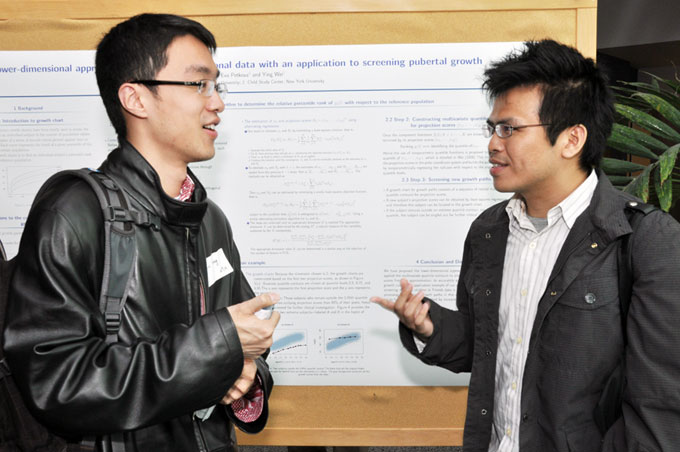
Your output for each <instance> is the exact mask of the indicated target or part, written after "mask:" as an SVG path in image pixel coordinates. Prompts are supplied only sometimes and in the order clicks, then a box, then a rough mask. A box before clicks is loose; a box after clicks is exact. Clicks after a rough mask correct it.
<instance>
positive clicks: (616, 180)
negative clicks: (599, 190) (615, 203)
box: [605, 173, 633, 187]
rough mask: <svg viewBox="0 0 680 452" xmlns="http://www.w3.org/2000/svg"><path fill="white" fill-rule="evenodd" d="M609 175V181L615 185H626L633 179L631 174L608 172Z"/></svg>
mask: <svg viewBox="0 0 680 452" xmlns="http://www.w3.org/2000/svg"><path fill="white" fill-rule="evenodd" d="M605 174H606V173H605ZM607 177H608V178H609V182H611V183H612V185H613V186H615V187H624V186H626V185H628V184H629V183H630V181H632V180H633V178H632V177H631V176H618V175H616V174H607Z"/></svg>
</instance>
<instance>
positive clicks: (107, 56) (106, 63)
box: [95, 14, 217, 143]
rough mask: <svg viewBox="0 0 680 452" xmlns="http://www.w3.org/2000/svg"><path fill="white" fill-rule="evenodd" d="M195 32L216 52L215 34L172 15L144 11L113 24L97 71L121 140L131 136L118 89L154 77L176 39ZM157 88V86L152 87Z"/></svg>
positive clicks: (97, 59)
mask: <svg viewBox="0 0 680 452" xmlns="http://www.w3.org/2000/svg"><path fill="white" fill-rule="evenodd" d="M186 35H191V36H194V37H196V38H197V39H198V40H199V41H201V42H202V43H203V44H205V45H206V47H208V49H209V50H210V52H212V53H214V51H215V48H216V47H217V44H216V42H215V37H214V36H213V35H212V33H210V31H208V30H207V29H206V28H205V27H204V26H203V25H201V24H200V23H198V22H196V21H194V20H191V19H187V18H185V17H181V16H175V15H171V14H140V15H138V16H134V17H132V18H130V19H128V20H126V21H124V22H121V23H119V24H118V25H116V26H115V27H113V28H112V29H111V30H109V32H108V33H107V34H106V35H105V36H104V37H103V38H102V40H101V42H100V43H99V45H98V46H97V55H96V57H95V67H96V70H95V73H96V75H97V85H98V86H99V94H100V96H101V98H102V101H103V102H104V107H105V108H106V113H107V114H108V115H109V119H110V120H111V124H112V125H113V127H114V129H116V134H117V135H118V141H119V142H121V143H122V142H123V140H124V139H125V137H126V135H127V129H126V126H125V118H124V116H123V109H122V106H121V104H120V100H119V99H118V89H119V88H120V86H121V85H122V84H123V83H126V82H129V81H131V80H150V79H154V78H155V77H156V74H158V72H159V71H160V70H161V69H163V68H164V67H165V66H166V64H167V63H168V62H167V54H166V51H167V48H168V47H169V46H170V44H171V43H172V41H173V40H174V39H175V38H178V37H181V36H186ZM149 89H152V90H153V89H155V87H149Z"/></svg>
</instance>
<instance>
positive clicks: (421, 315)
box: [415, 301, 430, 326]
mask: <svg viewBox="0 0 680 452" xmlns="http://www.w3.org/2000/svg"><path fill="white" fill-rule="evenodd" d="M428 312H430V303H423V302H422V301H421V303H420V310H419V311H418V312H417V313H416V318H415V324H416V326H420V325H422V324H423V322H424V321H425V319H426V318H427V313H428Z"/></svg>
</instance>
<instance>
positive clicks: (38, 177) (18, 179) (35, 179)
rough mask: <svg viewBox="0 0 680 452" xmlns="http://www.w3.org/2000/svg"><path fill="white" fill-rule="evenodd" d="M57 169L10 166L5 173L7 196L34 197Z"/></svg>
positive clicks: (50, 167)
mask: <svg viewBox="0 0 680 452" xmlns="http://www.w3.org/2000/svg"><path fill="white" fill-rule="evenodd" d="M57 170H58V168H54V167H52V166H12V167H8V168H7V169H6V170H5V171H6V172H5V177H6V178H7V179H6V180H7V195H8V196H26V195H30V196H34V195H35V194H36V193H37V192H38V189H39V188H40V186H41V185H42V183H43V182H45V181H46V180H47V179H48V178H49V177H50V176H51V175H52V174H54V173H55V172H56V171H57Z"/></svg>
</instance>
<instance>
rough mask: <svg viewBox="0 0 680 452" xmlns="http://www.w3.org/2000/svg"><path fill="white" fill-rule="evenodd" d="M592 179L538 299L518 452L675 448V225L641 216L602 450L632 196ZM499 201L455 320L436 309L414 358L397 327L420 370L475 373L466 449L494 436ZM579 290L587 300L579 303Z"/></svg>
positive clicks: (679, 285) (479, 238) (679, 398)
mask: <svg viewBox="0 0 680 452" xmlns="http://www.w3.org/2000/svg"><path fill="white" fill-rule="evenodd" d="M598 176H599V182H598V185H597V188H596V190H595V193H594V195H593V199H592V201H591V203H590V206H589V207H588V208H587V209H586V211H585V212H584V213H583V214H581V215H580V216H579V218H578V219H577V221H576V222H575V223H574V226H573V228H572V229H571V231H570V232H569V235H568V236H567V239H566V241H565V243H564V245H563V247H562V250H561V252H560V254H559V257H558V258H557V262H556V263H555V266H554V268H553V270H552V273H551V275H550V277H549V280H548V285H547V287H546V289H545V292H544V294H543V296H542V297H541V299H540V301H539V305H538V311H537V314H536V319H535V321H534V324H533V329H532V333H531V342H530V345H529V355H528V357H527V361H526V365H525V370H524V372H525V373H524V380H523V387H522V398H521V406H522V408H521V409H522V423H521V425H520V433H519V435H520V436H519V439H520V451H521V452H555V451H559V452H598V451H601V450H602V451H607V452H610V451H617V452H623V451H630V452H633V451H636V452H637V451H650V452H651V451H662V450H663V451H668V452H671V451H676V450H678V444H680V433H679V432H680V430H679V428H678V427H679V426H680V383H679V381H680V380H679V378H680V377H679V376H680V328H678V325H680V278H678V277H677V269H678V264H679V263H680V225H679V224H678V223H677V222H676V221H675V220H674V219H673V218H671V217H670V216H669V215H668V214H665V213H663V212H661V211H655V212H653V213H650V214H649V215H647V216H646V217H645V218H643V219H642V221H640V223H639V227H638V228H636V231H635V233H634V234H633V236H632V240H633V242H632V245H633V248H632V249H633V256H632V260H633V292H632V298H631V303H630V308H629V309H630V311H629V316H628V322H627V330H628V331H627V336H628V346H627V347H626V363H627V367H626V369H625V375H626V378H627V386H626V389H625V392H624V404H623V413H624V415H623V418H622V419H619V421H618V422H617V423H616V424H614V426H613V427H612V428H611V429H610V430H609V431H608V432H607V434H606V435H605V438H604V441H603V438H602V435H601V434H600V432H599V430H598V428H597V426H596V424H595V421H594V418H593V412H594V409H595V406H596V404H597V401H598V400H599V398H600V394H601V393H602V389H603V387H604V384H605V382H606V380H607V378H608V377H609V375H610V374H611V373H612V371H613V370H614V368H615V367H616V365H617V363H618V361H619V358H620V356H621V354H622V352H623V348H624V345H623V335H622V330H621V319H620V309H619V308H620V305H619V300H618V270H617V252H616V251H617V246H618V242H619V239H620V238H621V237H622V236H623V235H626V234H630V233H631V227H630V225H629V223H628V220H627V218H626V215H625V212H624V208H625V203H626V201H628V200H631V199H633V198H632V197H631V196H629V195H627V194H625V193H622V192H620V191H618V190H616V189H615V188H614V187H612V185H611V184H610V183H609V181H608V180H607V178H606V177H605V176H603V175H602V174H601V173H599V174H598ZM506 204H507V201H506V202H503V203H500V204H497V205H495V206H493V207H491V208H489V209H487V210H486V211H485V212H484V213H482V214H481V215H480V216H479V217H478V218H477V219H476V220H475V221H474V222H473V224H472V226H471V227H470V231H469V233H468V236H467V239H466V241H465V248H464V255H463V264H462V268H461V273H460V279H459V282H458V294H457V306H458V311H451V310H448V309H444V308H442V307H440V306H438V305H436V304H435V303H433V304H432V307H431V310H430V315H431V317H432V320H433V322H434V326H435V329H434V334H433V335H432V337H431V338H430V339H429V340H428V343H427V346H426V348H425V349H424V350H423V353H422V354H418V352H417V350H416V348H415V345H414V342H413V337H412V334H411V333H410V332H409V331H408V330H407V329H406V328H405V327H404V325H401V328H400V333H401V338H402V342H403V344H404V345H405V346H406V348H407V349H408V350H409V351H411V352H412V353H413V354H414V355H416V356H418V357H419V358H420V359H422V360H423V361H424V362H426V363H429V364H436V365H439V366H442V367H444V368H447V369H450V370H452V371H454V372H469V371H471V372H472V374H471V378H470V388H469V393H468V407H467V415H466V422H465V432H464V438H463V448H464V450H465V451H466V452H472V451H475V452H481V451H486V450H487V448H488V446H489V441H490V438H491V436H490V435H491V429H492V422H493V409H494V381H495V372H496V353H497V351H498V339H499V338H498V307H499V303H500V293H501V280H502V276H503V260H504V257H505V248H506V242H507V237H508V223H509V219H508V214H507V212H506V210H505V206H506ZM594 244H596V245H594ZM587 293H593V294H595V296H596V302H595V303H588V302H587V301H586V297H585V295H586V294H587ZM615 444H616V445H615Z"/></svg>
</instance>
